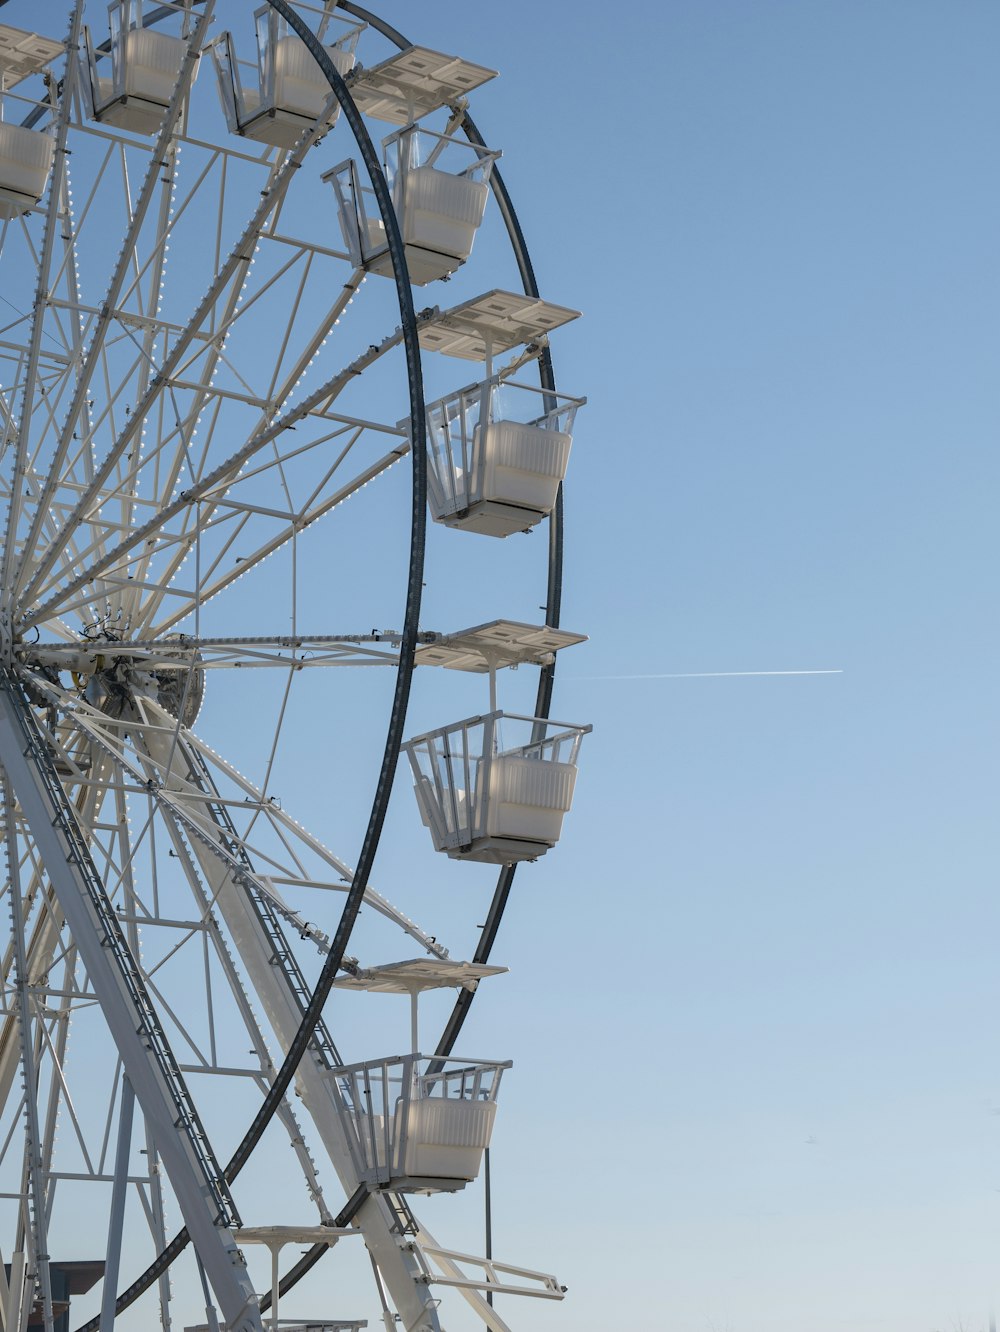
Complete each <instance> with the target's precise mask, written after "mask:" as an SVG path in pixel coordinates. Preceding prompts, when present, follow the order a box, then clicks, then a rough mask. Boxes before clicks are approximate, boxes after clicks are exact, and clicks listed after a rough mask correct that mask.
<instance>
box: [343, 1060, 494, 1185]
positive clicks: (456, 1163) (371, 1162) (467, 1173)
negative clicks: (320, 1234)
mask: <svg viewBox="0 0 1000 1332" xmlns="http://www.w3.org/2000/svg"><path fill="white" fill-rule="evenodd" d="M510 1066H511V1064H510V1060H507V1061H506V1062H505V1063H481V1062H475V1063H470V1062H469V1061H467V1060H464V1059H439V1058H425V1057H424V1056H423V1055H420V1054H409V1055H400V1056H397V1057H395V1058H390V1059H382V1060H372V1061H370V1062H368V1063H364V1064H351V1065H347V1066H345V1067H342V1068H335V1069H331V1071H330V1077H331V1078H332V1079H333V1085H334V1087H335V1088H336V1094H337V1099H338V1105H339V1107H340V1113H341V1117H342V1119H343V1122H344V1124H345V1126H346V1128H347V1130H348V1142H349V1145H350V1149H351V1153H352V1156H353V1157H354V1162H355V1168H356V1170H357V1174H358V1180H359V1182H362V1183H365V1184H367V1185H368V1187H369V1188H372V1189H392V1190H394V1191H395V1192H398V1193H433V1192H438V1191H447V1192H450V1191H454V1190H455V1189H462V1188H464V1187H465V1185H466V1184H468V1183H469V1182H470V1181H472V1180H474V1179H475V1178H476V1176H477V1175H478V1174H479V1169H480V1165H481V1163H482V1159H483V1152H484V1151H485V1150H486V1148H487V1147H488V1146H489V1145H490V1136H491V1135H492V1133H493V1122H494V1120H495V1118H496V1110H497V1092H498V1091H499V1088H500V1079H501V1077H502V1075H503V1071H504V1069H506V1068H510Z"/></svg>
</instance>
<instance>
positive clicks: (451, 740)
mask: <svg viewBox="0 0 1000 1332" xmlns="http://www.w3.org/2000/svg"><path fill="white" fill-rule="evenodd" d="M591 729H592V728H591V727H590V726H571V725H568V724H567V723H564V722H553V721H547V720H545V719H544V718H540V717H519V716H514V715H512V714H511V713H503V712H490V713H487V714H486V716H484V717H471V718H469V719H468V720H466V721H461V722H455V723H454V724H453V725H451V726H444V727H442V728H441V729H440V730H438V731H431V732H428V734H426V735H420V736H417V737H415V738H414V739H413V740H409V741H407V743H406V744H405V745H404V746H403V748H404V749H405V750H406V753H407V757H408V758H409V760H410V766H411V768H412V769H413V777H414V790H415V792H416V796H417V805H418V807H419V809H420V817H421V819H422V820H423V822H424V825H425V827H427V828H428V829H429V831H430V834H431V839H432V841H433V843H434V849H435V850H436V851H444V852H446V853H447V855H449V856H451V857H452V858H453V859H455V860H478V861H484V862H486V863H488V864H491V865H507V864H513V863H514V862H516V861H520V860H536V859H537V858H538V857H539V856H542V855H544V854H545V852H546V851H549V850H551V849H552V847H553V846H555V844H556V842H558V840H559V836H560V833H561V832H562V822H563V818H564V816H565V815H566V814H567V813H568V812H569V809H570V806H571V805H572V803H573V790H574V787H575V786H576V772H577V768H576V760H577V754H578V753H579V749H580V741H581V740H582V739H583V737H584V736H585V735H586V734H587V733H588V732H589V731H590V730H591ZM514 738H518V739H522V740H523V743H520V744H509V743H506V744H505V743H504V739H506V740H507V741H508V742H509V741H510V740H511V739H514Z"/></svg>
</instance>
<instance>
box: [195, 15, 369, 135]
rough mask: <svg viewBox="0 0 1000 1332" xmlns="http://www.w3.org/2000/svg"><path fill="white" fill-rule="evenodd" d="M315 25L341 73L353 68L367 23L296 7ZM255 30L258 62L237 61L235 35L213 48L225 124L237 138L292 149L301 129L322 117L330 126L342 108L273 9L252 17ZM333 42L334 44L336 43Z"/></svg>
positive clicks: (300, 42)
mask: <svg viewBox="0 0 1000 1332" xmlns="http://www.w3.org/2000/svg"><path fill="white" fill-rule="evenodd" d="M296 8H297V9H301V10H302V11H303V13H304V14H307V15H308V14H312V15H316V16H318V26H317V21H314V20H310V26H311V27H317V31H318V36H319V40H320V41H321V42H322V43H323V49H324V50H325V51H326V53H327V55H328V56H329V57H330V59H331V61H332V62H333V65H334V68H335V69H336V70H337V73H338V74H340V75H345V74H347V73H349V72H350V70H352V69H353V68H354V59H355V57H354V48H355V46H356V45H357V41H358V36H359V34H360V33H361V32H362V31H363V30H364V24H359V23H349V22H347V21H346V20H344V19H340V18H339V17H337V16H335V15H330V14H328V13H324V11H323V10H320V9H313V8H311V7H310V6H309V5H297V6H296ZM254 21H255V24H256V31H257V61H256V64H253V63H252V62H248V61H245V60H238V59H237V58H236V55H235V52H234V50H233V41H232V36H231V35H230V34H229V33H223V34H222V36H221V37H219V38H218V39H217V40H216V41H215V42H214V43H213V44H212V46H211V47H210V50H211V52H212V59H213V61H214V63H215V69H216V73H217V74H218V77H219V95H220V97H221V98H222V109H223V111H224V112H225V116H226V123H227V124H228V126H229V129H230V131H231V132H232V133H233V134H241V135H243V136H244V137H245V138H248V139H254V140H256V141H257V142H258V143H268V144H270V145H271V146H272V147H274V148H291V147H292V145H293V144H294V143H295V141H296V140H297V139H298V138H299V136H300V135H301V134H302V131H303V130H305V129H308V128H309V127H310V126H311V125H313V124H315V122H316V121H317V120H319V118H320V117H321V116H322V117H323V118H324V123H325V125H326V126H327V127H328V128H329V127H332V126H333V125H334V124H335V123H336V120H337V117H338V116H339V115H340V104H339V103H338V101H337V99H336V97H335V96H334V95H333V91H332V89H331V88H330V84H329V82H328V81H327V78H326V75H325V74H324V73H323V71H322V70H321V69H320V67H319V65H318V64H317V62H316V60H315V58H314V57H313V55H312V53H311V52H310V51H309V49H308V47H307V46H306V44H305V42H303V40H302V38H301V37H299V36H298V35H297V34H296V33H295V32H291V31H289V28H288V25H287V23H286V21H285V20H284V18H282V17H280V16H279V15H278V13H277V11H276V10H274V9H272V8H271V7H270V5H264V6H263V7H262V8H261V9H258V10H257V12H256V13H255V15H254ZM334 38H335V40H334Z"/></svg>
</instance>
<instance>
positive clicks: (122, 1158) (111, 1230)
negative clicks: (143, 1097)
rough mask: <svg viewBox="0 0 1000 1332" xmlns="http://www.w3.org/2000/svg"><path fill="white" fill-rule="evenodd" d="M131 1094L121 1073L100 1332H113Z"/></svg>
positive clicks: (130, 1089)
mask: <svg viewBox="0 0 1000 1332" xmlns="http://www.w3.org/2000/svg"><path fill="white" fill-rule="evenodd" d="M134 1106H135V1093H134V1092H133V1091H132V1084H131V1082H129V1080H128V1078H127V1076H126V1075H125V1074H124V1073H122V1103H121V1111H120V1113H119V1117H118V1146H117V1148H116V1150H115V1182H114V1184H113V1185H112V1186H111V1220H110V1221H109V1223H108V1248H107V1257H106V1258H105V1262H104V1291H103V1293H102V1296H101V1326H100V1332H114V1327H115V1299H116V1297H117V1294H118V1272H119V1269H120V1267H121V1256H122V1232H123V1229H124V1224H125V1194H126V1192H127V1191H128V1158H129V1153H130V1151H131V1147H132V1110H133V1108H134Z"/></svg>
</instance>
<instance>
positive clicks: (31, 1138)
mask: <svg viewBox="0 0 1000 1332" xmlns="http://www.w3.org/2000/svg"><path fill="white" fill-rule="evenodd" d="M3 807H4V812H5V815H6V820H5V822H6V850H7V873H8V894H9V897H10V923H11V938H12V942H13V945H14V973H15V987H16V990H17V1009H18V1017H19V1021H18V1033H19V1035H20V1045H21V1069H22V1073H23V1077H24V1117H25V1120H26V1133H25V1144H24V1150H25V1155H26V1157H27V1160H26V1162H25V1165H26V1168H27V1174H28V1197H27V1200H26V1206H27V1208H28V1210H29V1211H30V1217H29V1218H26V1221H27V1222H28V1225H27V1226H26V1228H30V1231H31V1240H32V1244H31V1247H32V1250H33V1253H34V1260H35V1264H34V1265H35V1279H36V1281H37V1282H38V1286H39V1289H40V1290H41V1295H42V1319H43V1322H44V1325H45V1332H52V1280H51V1276H50V1273H49V1246H48V1241H47V1234H48V1228H47V1227H46V1224H45V1215H46V1214H45V1181H44V1179H43V1178H42V1155H41V1131H40V1126H39V1118H38V1076H37V1073H36V1071H35V1049H34V1023H33V1022H32V1015H31V989H30V987H29V985H28V960H27V949H26V948H25V942H24V915H23V911H22V903H21V874H20V868H19V866H20V860H19V854H18V845H17V828H16V825H15V821H14V793H13V791H12V789H11V783H10V781H9V780H8V776H7V774H6V773H4V775H3ZM28 1299H29V1303H30V1295H29V1297H28Z"/></svg>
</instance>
